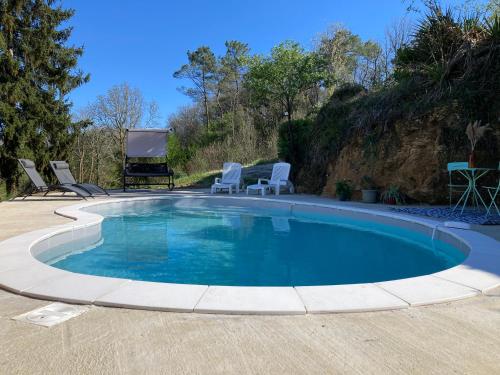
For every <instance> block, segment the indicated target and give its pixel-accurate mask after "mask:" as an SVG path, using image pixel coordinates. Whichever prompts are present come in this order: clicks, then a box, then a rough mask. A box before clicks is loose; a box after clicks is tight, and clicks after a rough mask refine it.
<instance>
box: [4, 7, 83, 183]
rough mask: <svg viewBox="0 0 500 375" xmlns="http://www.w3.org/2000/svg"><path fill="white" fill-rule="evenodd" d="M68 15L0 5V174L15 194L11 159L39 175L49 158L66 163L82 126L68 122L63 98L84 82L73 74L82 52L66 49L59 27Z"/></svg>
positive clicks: (67, 107) (48, 9) (15, 173)
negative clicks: (28, 163)
mask: <svg viewBox="0 0 500 375" xmlns="http://www.w3.org/2000/svg"><path fill="white" fill-rule="evenodd" d="M73 13H74V12H73V10H71V9H63V8H61V7H60V6H56V5H55V1H54V0H0V175H1V176H2V178H3V179H5V181H6V184H7V191H8V192H12V191H15V190H16V188H17V187H18V184H19V177H20V172H19V169H18V164H17V161H16V159H17V158H21V157H24V158H31V159H33V160H34V161H35V163H36V164H37V166H38V167H43V168H39V169H40V170H42V171H43V172H44V173H45V174H48V161H49V160H50V159H56V160H57V159H66V158H67V156H68V151H69V149H70V148H71V145H72V142H73V140H74V137H75V134H76V133H77V131H78V129H79V127H80V126H81V125H83V124H81V123H72V121H71V116H70V107H71V103H70V102H69V101H68V100H67V99H66V95H67V94H68V93H69V92H70V91H71V90H73V89H74V88H76V87H78V86H80V85H81V84H83V83H85V82H87V81H88V79H89V76H88V75H86V74H84V73H82V72H81V71H80V70H77V69H76V66H77V62H78V58H79V57H80V56H81V55H82V53H83V48H80V47H74V46H67V45H66V42H67V41H68V38H69V37H70V34H71V31H72V29H71V28H70V27H66V28H64V27H61V25H62V24H63V23H64V22H66V21H68V20H69V19H70V18H71V17H72V15H73Z"/></svg>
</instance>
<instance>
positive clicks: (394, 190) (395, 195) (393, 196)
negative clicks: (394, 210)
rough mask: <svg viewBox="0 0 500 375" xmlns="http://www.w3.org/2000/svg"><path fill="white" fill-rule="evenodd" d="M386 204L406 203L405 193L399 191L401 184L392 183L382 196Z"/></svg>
mask: <svg viewBox="0 0 500 375" xmlns="http://www.w3.org/2000/svg"><path fill="white" fill-rule="evenodd" d="M380 198H381V200H382V202H384V203H385V204H403V203H405V199H404V195H403V194H402V193H401V192H400V191H399V186H396V185H390V186H389V188H388V189H387V190H385V191H384V192H383V193H382V194H381V196H380Z"/></svg>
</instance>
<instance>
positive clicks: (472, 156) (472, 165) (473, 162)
mask: <svg viewBox="0 0 500 375" xmlns="http://www.w3.org/2000/svg"><path fill="white" fill-rule="evenodd" d="M469 168H476V155H475V154H474V151H472V152H471V153H470V155H469Z"/></svg>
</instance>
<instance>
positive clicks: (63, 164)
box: [53, 161, 69, 169]
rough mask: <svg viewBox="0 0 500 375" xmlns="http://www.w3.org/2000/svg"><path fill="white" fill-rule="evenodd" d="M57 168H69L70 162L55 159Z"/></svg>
mask: <svg viewBox="0 0 500 375" xmlns="http://www.w3.org/2000/svg"><path fill="white" fill-rule="evenodd" d="M53 164H54V166H55V167H56V169H69V164H68V163H66V162H65V161H55V162H53Z"/></svg>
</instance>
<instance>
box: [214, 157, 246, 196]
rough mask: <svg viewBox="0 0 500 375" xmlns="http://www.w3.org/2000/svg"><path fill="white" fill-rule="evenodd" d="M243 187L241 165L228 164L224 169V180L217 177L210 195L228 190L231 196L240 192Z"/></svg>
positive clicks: (225, 164)
mask: <svg viewBox="0 0 500 375" xmlns="http://www.w3.org/2000/svg"><path fill="white" fill-rule="evenodd" d="M240 186H241V164H240V163H230V162H226V163H224V165H223V168H222V178H219V177H216V178H215V181H214V184H213V185H212V187H211V189H210V193H211V194H214V193H217V192H218V191H224V190H227V191H228V192H229V194H232V193H233V189H234V190H235V191H236V193H239V192H240Z"/></svg>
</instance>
